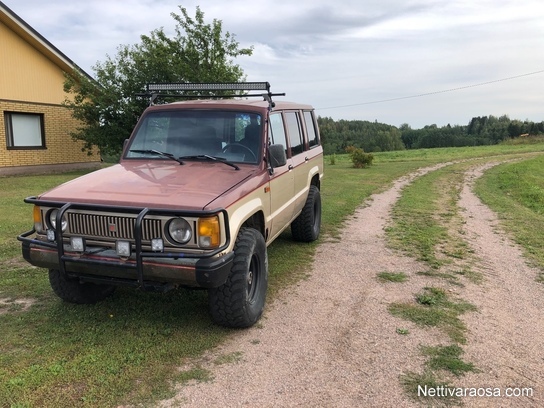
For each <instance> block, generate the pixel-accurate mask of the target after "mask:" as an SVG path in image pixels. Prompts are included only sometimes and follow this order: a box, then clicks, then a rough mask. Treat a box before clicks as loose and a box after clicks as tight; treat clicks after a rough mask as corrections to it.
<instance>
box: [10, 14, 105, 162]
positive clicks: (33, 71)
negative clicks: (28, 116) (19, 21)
mask: <svg viewBox="0 0 544 408" xmlns="http://www.w3.org/2000/svg"><path fill="white" fill-rule="evenodd" d="M63 84H64V74H63V71H62V69H61V68H60V67H59V66H58V65H57V64H55V62H54V61H52V60H51V59H49V58H47V57H46V56H45V55H44V54H42V53H41V52H39V51H38V50H37V49H36V48H34V47H32V46H31V45H30V44H29V43H28V42H27V41H25V40H24V39H23V38H22V37H20V36H19V35H17V34H15V33H14V32H13V31H12V30H11V29H10V28H8V27H7V26H6V25H4V24H3V23H2V22H0V168H2V167H4V168H5V167H10V166H35V165H49V164H63V163H88V162H96V161H99V160H100V157H99V155H98V152H97V151H95V152H94V154H93V155H92V156H89V155H87V153H86V152H82V151H81V147H82V146H83V144H82V143H81V142H76V141H74V140H73V139H72V138H71V136H70V132H71V131H75V130H76V128H77V126H78V122H77V121H76V120H74V119H73V118H72V117H71V115H70V111H69V110H68V109H66V108H64V107H63V106H61V103H62V102H63V101H64V99H65V97H66V96H67V95H66V94H65V93H64V90H63ZM5 111H8V112H24V113H41V114H43V115H44V128H45V129H44V130H45V147H46V148H45V149H24V150H18V149H9V150H8V149H7V146H6V145H7V139H6V126H5V123H4V120H5V116H4V112H5Z"/></svg>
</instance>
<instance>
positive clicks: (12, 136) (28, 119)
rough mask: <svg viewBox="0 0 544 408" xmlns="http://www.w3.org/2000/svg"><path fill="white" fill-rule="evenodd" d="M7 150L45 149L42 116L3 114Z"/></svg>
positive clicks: (15, 113)
mask: <svg viewBox="0 0 544 408" xmlns="http://www.w3.org/2000/svg"><path fill="white" fill-rule="evenodd" d="M4 122H5V124H6V139H7V140H6V142H7V147H8V149H45V132H44V126H43V115H42V114H36V113H19V112H5V113H4Z"/></svg>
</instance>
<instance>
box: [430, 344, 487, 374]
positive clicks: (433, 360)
mask: <svg viewBox="0 0 544 408" xmlns="http://www.w3.org/2000/svg"><path fill="white" fill-rule="evenodd" d="M422 353H423V355H426V356H428V357H429V360H428V361H427V366H428V367H429V368H430V369H431V370H433V371H434V370H444V371H447V372H450V373H452V374H453V375H455V376H456V377H460V376H462V375H464V374H465V373H467V372H469V371H476V369H475V368H474V365H473V364H472V363H467V362H465V361H463V360H462V359H461V355H462V354H463V353H464V352H463V349H462V348H461V347H459V346H458V345H457V344H451V345H449V346H436V347H422Z"/></svg>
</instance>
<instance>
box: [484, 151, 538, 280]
mask: <svg viewBox="0 0 544 408" xmlns="http://www.w3.org/2000/svg"><path fill="white" fill-rule="evenodd" d="M543 168H544V157H543V156H539V157H536V158H533V159H530V160H524V161H521V162H516V163H507V164H502V165H499V166H496V167H494V168H492V169H490V170H488V171H487V172H486V173H485V174H484V176H483V177H481V178H480V179H479V180H478V181H477V182H476V186H475V191H476V193H477V194H478V196H479V197H480V198H481V199H482V201H483V202H484V203H486V204H487V205H488V206H489V207H491V209H493V210H494V211H495V212H497V213H498V215H499V218H500V219H501V222H502V224H503V225H504V226H505V227H506V229H507V230H508V231H511V233H512V235H513V238H514V240H515V241H516V242H517V243H518V244H520V245H522V247H523V248H524V250H525V254H526V255H527V257H528V258H529V259H530V260H531V261H532V262H533V264H535V265H536V266H538V267H539V268H540V269H541V270H542V271H544V246H543V245H542V231H544V172H543V171H542V169H543ZM536 279H537V280H538V281H539V282H544V272H542V273H540V275H539V276H537V277H536Z"/></svg>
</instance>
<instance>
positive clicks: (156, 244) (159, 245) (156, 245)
mask: <svg viewBox="0 0 544 408" xmlns="http://www.w3.org/2000/svg"><path fill="white" fill-rule="evenodd" d="M151 250H152V251H153V252H162V251H164V242H163V240H162V239H161V238H154V239H152V240H151Z"/></svg>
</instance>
